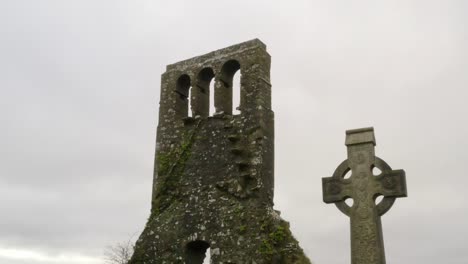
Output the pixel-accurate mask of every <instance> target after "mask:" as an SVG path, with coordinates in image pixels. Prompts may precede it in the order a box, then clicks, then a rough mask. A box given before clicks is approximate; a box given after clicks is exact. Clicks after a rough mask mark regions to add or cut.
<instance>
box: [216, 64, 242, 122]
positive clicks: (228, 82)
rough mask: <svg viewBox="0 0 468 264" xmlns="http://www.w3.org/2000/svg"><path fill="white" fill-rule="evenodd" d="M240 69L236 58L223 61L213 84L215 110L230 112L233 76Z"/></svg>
mask: <svg viewBox="0 0 468 264" xmlns="http://www.w3.org/2000/svg"><path fill="white" fill-rule="evenodd" d="M239 69H240V64H239V62H238V61H236V60H230V61H227V62H226V63H224V65H223V67H222V68H221V73H220V74H219V77H218V78H217V82H216V86H215V108H216V112H224V113H225V114H229V115H231V114H232V105H233V104H232V91H233V88H232V86H233V77H234V74H235V73H236V72H237V71H238V70H239Z"/></svg>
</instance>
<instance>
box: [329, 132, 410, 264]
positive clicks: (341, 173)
mask: <svg viewBox="0 0 468 264" xmlns="http://www.w3.org/2000/svg"><path fill="white" fill-rule="evenodd" d="M345 145H346V146H347V149H348V159H347V160H345V161H343V162H342V163H341V164H340V165H339V166H338V167H337V168H336V170H335V172H334V173H333V176H332V177H328V178H322V188H323V201H324V202H325V203H335V205H336V206H337V207H338V209H340V211H341V212H343V213H344V214H345V215H347V216H349V217H350V222H351V263H352V264H385V251H384V243H383V235H382V224H381V222H380V216H382V215H383V214H385V213H386V212H387V211H388V210H389V209H390V207H392V205H393V203H394V202H395V199H396V197H406V196H407V192H406V178H405V171H403V170H392V168H390V166H389V165H388V164H387V163H385V161H383V160H382V159H380V158H378V157H376V156H375V152H374V147H375V137H374V129H373V128H372V127H371V128H361V129H355V130H348V131H346V143H345ZM375 167H376V168H378V169H380V171H381V173H380V174H379V175H374V173H373V169H374V168H375ZM349 171H351V176H350V177H349V178H348V177H345V176H346V175H347V173H348V172H349ZM378 196H383V197H384V198H383V199H382V201H381V202H380V203H378V204H376V202H375V201H376V198H377V197H378ZM348 198H351V199H353V204H352V206H348V204H346V203H345V200H346V199H348Z"/></svg>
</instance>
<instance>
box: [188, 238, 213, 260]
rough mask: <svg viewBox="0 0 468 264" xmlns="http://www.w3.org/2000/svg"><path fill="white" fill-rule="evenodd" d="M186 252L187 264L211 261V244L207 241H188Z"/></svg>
mask: <svg viewBox="0 0 468 264" xmlns="http://www.w3.org/2000/svg"><path fill="white" fill-rule="evenodd" d="M185 252H186V255H185V263H186V264H209V263H210V261H211V251H210V244H209V243H208V242H206V241H201V240H197V241H193V242H190V243H188V244H187V248H186V250H185Z"/></svg>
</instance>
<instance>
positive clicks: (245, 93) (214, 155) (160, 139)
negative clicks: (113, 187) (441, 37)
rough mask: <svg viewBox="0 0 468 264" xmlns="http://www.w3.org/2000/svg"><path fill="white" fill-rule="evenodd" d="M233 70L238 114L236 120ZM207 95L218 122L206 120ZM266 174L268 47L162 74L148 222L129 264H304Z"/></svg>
mask: <svg viewBox="0 0 468 264" xmlns="http://www.w3.org/2000/svg"><path fill="white" fill-rule="evenodd" d="M239 70H240V72H241V85H240V105H239V107H238V109H239V110H240V114H234V115H233V103H232V97H233V88H232V87H233V76H234V74H235V73H236V72H237V71H239ZM212 81H213V82H214V89H213V90H214V91H210V83H211V82H212ZM213 92H214V106H215V110H216V113H214V114H213V115H212V116H209V104H210V102H209V101H210V93H213ZM189 111H190V112H191V114H189ZM273 169H274V116H273V111H272V110H271V84H270V55H269V54H268V53H267V51H266V46H265V44H263V43H262V42H261V41H260V40H258V39H254V40H251V41H247V42H244V43H240V44H238V45H234V46H231V47H227V48H224V49H221V50H217V51H214V52H211V53H208V54H205V55H202V56H199V57H195V58H192V59H188V60H184V61H181V62H178V63H175V64H172V65H168V66H167V69H166V72H165V73H164V74H163V75H162V81H161V101H160V108H159V125H158V129H157V140H156V159H155V169H154V184H153V195H152V208H151V215H150V217H149V219H148V222H147V224H146V227H145V229H144V231H143V233H142V234H141V236H140V238H139V239H138V241H137V243H136V246H135V253H134V255H133V257H132V259H131V261H130V263H131V264H142V263H145V264H149V263H157V264H162V263H167V264H172V263H187V264H202V263H203V261H204V259H205V258H207V257H208V256H206V255H208V254H209V255H210V256H209V257H210V259H211V263H220V264H221V263H223V264H225V263H236V264H253V263H256V264H263V263H264V264H267V263H268V264H271V263H278V264H280V263H284V264H289V263H297V264H309V263H310V261H309V259H308V258H307V257H306V256H305V255H304V253H303V251H302V249H301V248H300V247H299V245H298V242H297V241H296V240H295V239H294V237H293V236H292V234H291V232H290V230H289V224H288V223H287V222H286V221H284V220H282V219H281V218H280V216H279V213H278V212H277V211H275V210H273V189H274V172H273Z"/></svg>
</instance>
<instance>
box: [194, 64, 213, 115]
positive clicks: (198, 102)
mask: <svg viewBox="0 0 468 264" xmlns="http://www.w3.org/2000/svg"><path fill="white" fill-rule="evenodd" d="M213 77H214V72H213V69H211V68H204V69H203V70H201V71H200V72H199V73H198V77H197V84H196V88H195V89H193V91H192V95H191V98H192V110H193V114H194V116H197V115H199V116H203V117H206V116H208V115H209V112H210V83H211V80H213Z"/></svg>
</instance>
